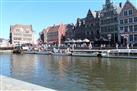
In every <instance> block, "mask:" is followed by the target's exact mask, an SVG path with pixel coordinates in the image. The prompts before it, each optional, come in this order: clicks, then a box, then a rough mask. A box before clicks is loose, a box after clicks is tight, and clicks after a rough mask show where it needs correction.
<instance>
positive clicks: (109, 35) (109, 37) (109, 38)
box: [107, 34, 111, 47]
mask: <svg viewBox="0 0 137 91" xmlns="http://www.w3.org/2000/svg"><path fill="white" fill-rule="evenodd" d="M107 36H108V40H109V47H110V41H111V34H108V35H107Z"/></svg>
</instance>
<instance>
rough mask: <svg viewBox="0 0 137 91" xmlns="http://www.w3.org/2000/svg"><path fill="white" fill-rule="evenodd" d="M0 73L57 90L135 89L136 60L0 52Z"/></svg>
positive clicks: (115, 90) (111, 90)
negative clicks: (0, 53) (1, 53)
mask: <svg viewBox="0 0 137 91" xmlns="http://www.w3.org/2000/svg"><path fill="white" fill-rule="evenodd" d="M0 59H1V60H0V61H1V64H2V65H1V66H0V68H1V69H2V70H1V74H4V75H7V76H11V77H14V78H17V79H21V80H24V81H28V82H31V83H35V84H38V85H41V86H46V87H49V88H53V89H57V90H61V91H136V90H137V60H127V59H107V58H104V59H101V58H91V57H69V56H64V57H62V56H45V55H9V54H7V55H6V54H3V55H0Z"/></svg>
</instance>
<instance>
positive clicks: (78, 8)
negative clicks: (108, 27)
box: [0, 0, 137, 39]
mask: <svg viewBox="0 0 137 91" xmlns="http://www.w3.org/2000/svg"><path fill="white" fill-rule="evenodd" d="M112 1H113V2H114V4H116V5H118V3H119V2H122V3H123V4H124V3H125V2H126V0H112ZM130 1H131V2H132V3H133V4H134V5H135V6H137V0H130ZM104 3H105V0H22V1H21V0H1V1H0V38H6V39H8V38H9V29H10V25H15V24H32V26H33V30H34V31H35V34H36V38H38V37H39V32H41V31H42V29H43V28H46V27H47V26H51V25H54V24H60V23H65V24H67V23H74V24H75V23H76V19H77V18H78V17H79V18H83V17H85V16H86V14H87V12H88V9H91V11H96V10H101V8H102V5H103V4H104Z"/></svg>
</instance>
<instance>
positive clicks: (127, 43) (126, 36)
mask: <svg viewBox="0 0 137 91" xmlns="http://www.w3.org/2000/svg"><path fill="white" fill-rule="evenodd" d="M128 37H129V35H128V34H125V36H124V38H126V40H127V41H126V45H127V49H129V42H128V41H129V40H128Z"/></svg>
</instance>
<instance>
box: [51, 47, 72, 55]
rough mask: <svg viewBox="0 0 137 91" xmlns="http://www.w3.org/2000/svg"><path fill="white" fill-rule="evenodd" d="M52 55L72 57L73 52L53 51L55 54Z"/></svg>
mask: <svg viewBox="0 0 137 91" xmlns="http://www.w3.org/2000/svg"><path fill="white" fill-rule="evenodd" d="M51 54H52V55H56V56H71V52H70V51H69V49H56V48H54V49H53V52H51Z"/></svg>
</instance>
